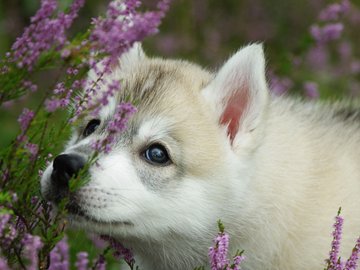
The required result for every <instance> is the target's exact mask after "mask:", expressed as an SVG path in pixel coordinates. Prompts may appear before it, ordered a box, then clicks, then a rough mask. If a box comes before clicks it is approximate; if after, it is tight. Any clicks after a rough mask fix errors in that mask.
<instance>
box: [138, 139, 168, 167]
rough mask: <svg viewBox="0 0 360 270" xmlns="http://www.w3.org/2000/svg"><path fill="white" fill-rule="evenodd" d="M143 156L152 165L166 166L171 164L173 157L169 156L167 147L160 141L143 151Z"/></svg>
mask: <svg viewBox="0 0 360 270" xmlns="http://www.w3.org/2000/svg"><path fill="white" fill-rule="evenodd" d="M142 156H143V157H144V159H145V160H146V161H147V162H149V163H150V164H152V165H158V166H166V165H169V164H171V159H170V158H169V154H168V152H167V150H166V148H165V147H164V146H163V145H161V144H159V143H154V144H152V145H150V146H149V147H148V148H147V149H146V150H145V151H144V152H143V154H142Z"/></svg>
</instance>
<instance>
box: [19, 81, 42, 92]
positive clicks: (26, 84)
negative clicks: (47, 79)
mask: <svg viewBox="0 0 360 270" xmlns="http://www.w3.org/2000/svg"><path fill="white" fill-rule="evenodd" d="M22 85H23V87H24V88H26V89H29V90H30V92H36V91H37V89H38V86H37V85H36V84H34V83H33V82H31V81H27V80H24V81H22Z"/></svg>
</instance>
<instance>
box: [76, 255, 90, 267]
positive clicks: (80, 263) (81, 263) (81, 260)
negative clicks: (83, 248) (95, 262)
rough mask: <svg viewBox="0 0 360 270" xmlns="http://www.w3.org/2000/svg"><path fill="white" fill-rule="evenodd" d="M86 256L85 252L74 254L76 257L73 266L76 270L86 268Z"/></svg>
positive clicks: (87, 261) (87, 260)
mask: <svg viewBox="0 0 360 270" xmlns="http://www.w3.org/2000/svg"><path fill="white" fill-rule="evenodd" d="M88 256H89V255H88V254H87V252H79V253H78V254H76V257H77V259H76V263H75V266H76V269H77V270H87V267H88V264H89V259H88Z"/></svg>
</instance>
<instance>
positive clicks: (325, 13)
mask: <svg viewBox="0 0 360 270" xmlns="http://www.w3.org/2000/svg"><path fill="white" fill-rule="evenodd" d="M349 9H350V2H349V1H348V0H343V1H342V2H341V3H334V4H330V5H328V6H327V7H326V8H325V9H323V10H322V11H321V12H320V15H319V19H320V20H321V21H331V20H338V19H339V17H340V16H341V15H343V14H345V13H347V12H348V11H349Z"/></svg>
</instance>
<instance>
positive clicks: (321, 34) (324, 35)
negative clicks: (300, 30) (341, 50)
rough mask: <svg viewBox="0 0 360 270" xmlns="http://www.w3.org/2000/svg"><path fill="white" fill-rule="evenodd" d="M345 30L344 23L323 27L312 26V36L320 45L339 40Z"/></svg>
mask: <svg viewBox="0 0 360 270" xmlns="http://www.w3.org/2000/svg"><path fill="white" fill-rule="evenodd" d="M343 30H344V25H343V24H342V23H329V24H326V25H325V26H323V27H320V26H318V25H312V26H311V28H310V33H311V36H312V37H313V38H314V39H315V40H316V41H317V42H319V43H325V42H328V41H331V40H335V39H338V38H339V37H340V36H341V33H342V31H343Z"/></svg>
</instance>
